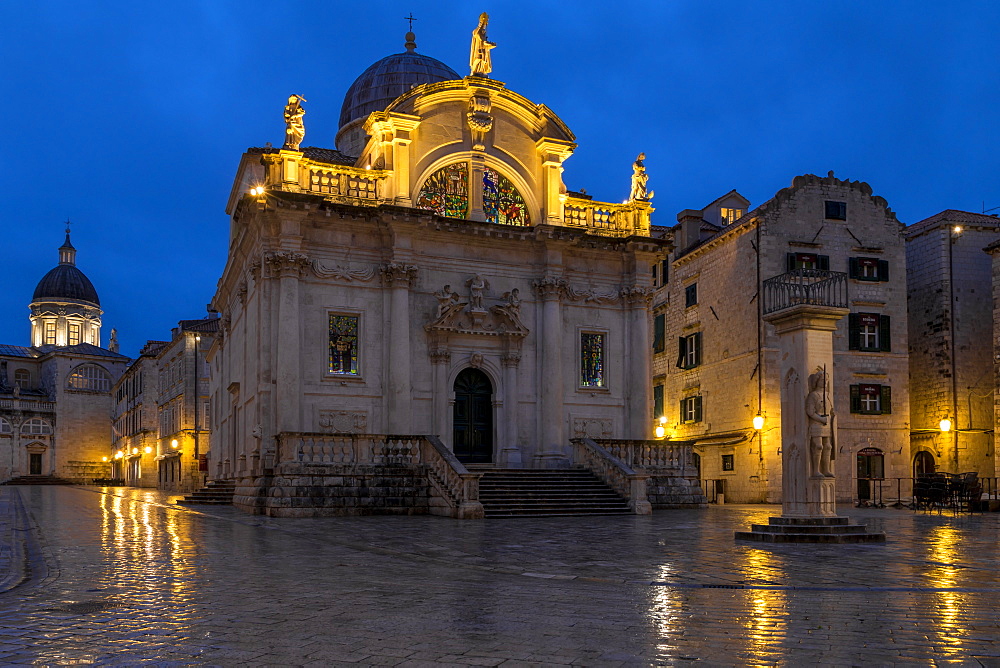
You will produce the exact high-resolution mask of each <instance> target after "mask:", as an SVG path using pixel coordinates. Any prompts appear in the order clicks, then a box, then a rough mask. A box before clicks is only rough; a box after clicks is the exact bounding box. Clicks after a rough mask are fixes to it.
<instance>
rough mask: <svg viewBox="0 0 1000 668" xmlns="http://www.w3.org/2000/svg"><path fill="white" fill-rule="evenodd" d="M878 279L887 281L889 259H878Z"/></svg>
mask: <svg viewBox="0 0 1000 668" xmlns="http://www.w3.org/2000/svg"><path fill="white" fill-rule="evenodd" d="M878 280H880V281H888V280H889V261H888V260H879V261H878Z"/></svg>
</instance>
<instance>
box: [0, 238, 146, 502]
mask: <svg viewBox="0 0 1000 668" xmlns="http://www.w3.org/2000/svg"><path fill="white" fill-rule="evenodd" d="M30 309H31V315H30V321H31V341H32V345H31V346H17V345H0V481H3V480H8V479H11V478H17V477H19V476H37V475H47V476H56V477H60V478H64V479H67V480H72V481H75V482H89V481H90V480H92V479H94V478H105V477H107V476H108V475H109V473H110V465H109V464H108V453H109V445H110V431H109V428H108V427H109V421H110V416H111V406H112V402H111V387H112V385H113V384H114V382H115V381H116V380H117V379H118V377H119V376H120V375H121V373H122V371H123V370H124V368H125V365H126V364H127V363H128V361H129V360H128V358H127V357H125V356H124V355H119V354H118V352H117V344H114V342H112V343H113V345H112V350H106V349H104V348H101V347H100V342H101V315H102V311H101V305H100V300H99V298H98V296H97V290H95V289H94V285H93V284H92V283H91V282H90V280H89V279H88V278H87V277H86V275H85V274H84V273H83V272H82V271H80V269H79V268H77V266H76V249H75V248H74V247H73V244H72V243H71V242H70V235H69V231H68V230H67V232H66V241H65V242H64V243H63V245H62V246H61V247H60V248H59V264H58V265H56V267H54V268H53V269H52V270H51V271H49V272H48V273H47V274H45V276H43V277H42V279H41V280H40V281H39V282H38V286H37V287H36V288H35V292H34V294H33V295H32V298H31V302H30Z"/></svg>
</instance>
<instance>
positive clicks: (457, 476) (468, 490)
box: [420, 436, 484, 519]
mask: <svg viewBox="0 0 1000 668" xmlns="http://www.w3.org/2000/svg"><path fill="white" fill-rule="evenodd" d="M420 458H421V460H422V461H423V463H424V465H425V466H426V467H427V477H428V479H429V480H430V481H431V484H432V485H433V486H434V487H435V489H436V490H437V491H438V493H439V494H440V497H441V498H443V499H444V500H445V501H446V502H447V503H448V504H449V506H451V510H452V512H451V513H449V514H451V516H452V517H456V518H458V519H480V518H482V517H483V516H484V515H483V504H482V503H480V502H479V478H480V477H482V474H480V473H470V472H469V470H468V469H466V468H465V466H464V465H463V464H462V462H460V461H458V458H456V457H455V455H454V453H452V452H451V451H450V450H448V448H446V447H445V446H444V444H443V443H442V442H441V441H440V440H439V439H438V437H437V436H426V437H423V439H422V440H421V442H420Z"/></svg>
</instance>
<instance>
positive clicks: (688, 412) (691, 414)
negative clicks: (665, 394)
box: [680, 394, 702, 424]
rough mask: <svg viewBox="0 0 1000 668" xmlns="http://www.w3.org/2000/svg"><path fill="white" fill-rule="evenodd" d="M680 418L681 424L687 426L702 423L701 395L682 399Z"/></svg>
mask: <svg viewBox="0 0 1000 668" xmlns="http://www.w3.org/2000/svg"><path fill="white" fill-rule="evenodd" d="M680 418H681V422H683V423H685V424H689V423H692V422H701V420H702V407H701V395H700V394H699V395H696V396H693V397H685V398H683V399H681V405H680Z"/></svg>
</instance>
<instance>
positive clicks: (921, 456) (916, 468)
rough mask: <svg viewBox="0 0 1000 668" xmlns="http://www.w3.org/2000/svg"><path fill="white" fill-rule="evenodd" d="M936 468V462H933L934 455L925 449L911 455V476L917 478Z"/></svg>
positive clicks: (932, 471)
mask: <svg viewBox="0 0 1000 668" xmlns="http://www.w3.org/2000/svg"><path fill="white" fill-rule="evenodd" d="M935 470H937V464H935V463H934V455H932V454H931V453H929V452H927V451H926V450H921V451H920V452H918V453H917V454H915V455H914V456H913V477H914V478H919V477H920V476H922V475H929V474H931V473H934V471H935Z"/></svg>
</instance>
